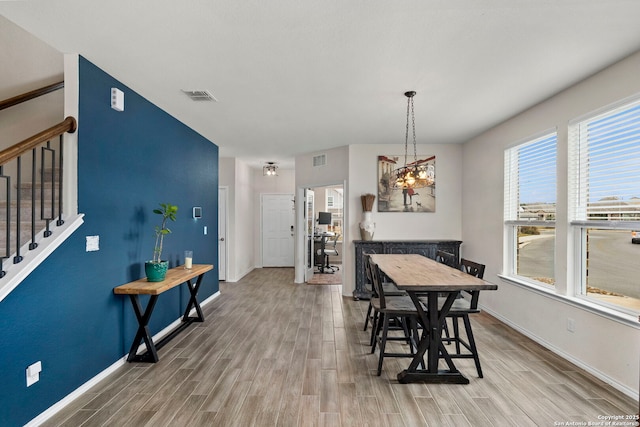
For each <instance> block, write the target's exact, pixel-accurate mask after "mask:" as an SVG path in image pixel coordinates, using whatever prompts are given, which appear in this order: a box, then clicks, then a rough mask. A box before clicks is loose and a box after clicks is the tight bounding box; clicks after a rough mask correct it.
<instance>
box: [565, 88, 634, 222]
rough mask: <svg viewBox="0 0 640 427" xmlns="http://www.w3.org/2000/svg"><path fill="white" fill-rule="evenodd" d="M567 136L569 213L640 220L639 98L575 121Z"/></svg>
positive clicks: (578, 216) (582, 218) (598, 218)
mask: <svg viewBox="0 0 640 427" xmlns="http://www.w3.org/2000/svg"><path fill="white" fill-rule="evenodd" d="M569 139H570V147H571V149H570V151H569V161H570V164H572V165H573V171H572V172H571V173H570V177H571V178H572V182H570V185H569V191H570V196H571V197H570V208H571V209H572V218H571V219H572V220H573V221H639V220H640V100H636V101H635V102H632V103H627V104H625V105H622V106H619V107H617V108H611V109H609V110H608V111H606V112H604V113H600V114H597V115H594V116H592V117H589V118H586V119H583V120H580V121H577V122H575V123H572V124H571V126H570V128H569ZM571 193H573V194H571Z"/></svg>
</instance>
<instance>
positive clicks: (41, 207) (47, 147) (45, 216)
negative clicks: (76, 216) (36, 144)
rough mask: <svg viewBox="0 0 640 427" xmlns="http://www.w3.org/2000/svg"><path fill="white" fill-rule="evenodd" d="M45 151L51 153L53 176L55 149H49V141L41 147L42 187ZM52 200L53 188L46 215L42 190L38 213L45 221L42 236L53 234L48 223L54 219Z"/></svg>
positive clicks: (53, 172)
mask: <svg viewBox="0 0 640 427" xmlns="http://www.w3.org/2000/svg"><path fill="white" fill-rule="evenodd" d="M46 153H51V175H52V176H55V163H56V160H55V151H54V150H52V149H51V144H50V141H47V146H46V147H42V163H41V164H42V167H41V171H40V181H41V183H42V187H43V188H44V179H45V158H46ZM52 187H53V189H55V185H53V183H52ZM54 200H55V190H52V192H51V212H49V215H48V216H47V215H46V214H45V209H44V191H43V192H42V193H41V195H40V212H41V213H40V215H41V217H42V219H43V220H45V221H46V228H45V231H44V237H49V236H51V234H53V232H52V231H51V230H50V223H51V221H52V220H53V219H54V216H53V215H54V208H55V206H54Z"/></svg>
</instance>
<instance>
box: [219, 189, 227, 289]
mask: <svg viewBox="0 0 640 427" xmlns="http://www.w3.org/2000/svg"><path fill="white" fill-rule="evenodd" d="M227 194H228V193H227V188H226V187H219V188H218V280H227V245H228V243H227V200H228V196H227Z"/></svg>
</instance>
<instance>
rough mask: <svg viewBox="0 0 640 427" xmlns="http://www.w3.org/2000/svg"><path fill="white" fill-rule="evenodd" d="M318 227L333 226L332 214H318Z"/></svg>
mask: <svg viewBox="0 0 640 427" xmlns="http://www.w3.org/2000/svg"><path fill="white" fill-rule="evenodd" d="M318 225H331V212H318Z"/></svg>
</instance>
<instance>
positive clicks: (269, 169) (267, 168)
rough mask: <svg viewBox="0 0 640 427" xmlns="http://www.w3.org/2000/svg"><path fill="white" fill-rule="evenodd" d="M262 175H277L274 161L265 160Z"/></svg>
mask: <svg viewBox="0 0 640 427" xmlns="http://www.w3.org/2000/svg"><path fill="white" fill-rule="evenodd" d="M262 175H264V176H276V175H278V166H276V164H275V162H267V164H266V165H264V166H263V167H262Z"/></svg>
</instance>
